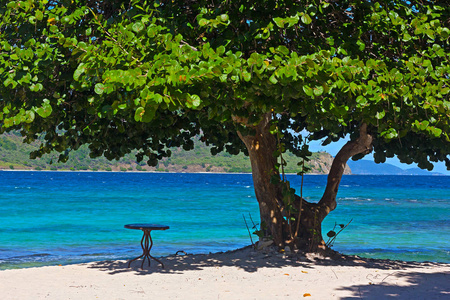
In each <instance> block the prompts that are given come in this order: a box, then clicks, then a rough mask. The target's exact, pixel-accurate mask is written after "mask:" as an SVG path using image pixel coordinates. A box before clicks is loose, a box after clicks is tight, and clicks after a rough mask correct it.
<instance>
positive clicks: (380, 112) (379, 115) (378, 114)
mask: <svg viewBox="0 0 450 300" xmlns="http://www.w3.org/2000/svg"><path fill="white" fill-rule="evenodd" d="M385 115H386V112H385V111H384V110H382V111H379V112H377V113H376V115H375V118H377V119H378V120H381V119H383V118H384V116H385Z"/></svg>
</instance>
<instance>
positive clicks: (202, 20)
mask: <svg viewBox="0 0 450 300" xmlns="http://www.w3.org/2000/svg"><path fill="white" fill-rule="evenodd" d="M208 24H209V21H208V20H206V19H200V21H198V25H200V26H206V25H208Z"/></svg>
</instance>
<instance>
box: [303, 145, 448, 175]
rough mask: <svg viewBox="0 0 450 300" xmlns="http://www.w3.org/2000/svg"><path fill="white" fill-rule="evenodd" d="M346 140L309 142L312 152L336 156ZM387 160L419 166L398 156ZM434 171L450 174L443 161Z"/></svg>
mask: <svg viewBox="0 0 450 300" xmlns="http://www.w3.org/2000/svg"><path fill="white" fill-rule="evenodd" d="M346 142H347V140H344V139H342V140H340V141H338V142H335V143H331V144H329V145H327V146H322V145H321V142H320V141H313V142H310V143H309V150H310V151H312V152H316V151H326V152H328V153H330V154H331V155H332V156H335V155H336V154H337V153H338V151H339V150H340V149H341V147H342V146H343V145H344V144H345V143H346ZM363 159H365V160H372V161H373V156H372V155H371V154H369V155H367V156H366V157H364V158H363ZM386 162H387V163H389V164H391V165H394V166H397V167H399V168H401V169H410V168H414V167H417V165H415V164H411V165H408V164H403V163H401V162H400V161H399V160H398V159H397V158H396V157H394V158H388V159H386ZM433 172H438V173H442V174H445V175H449V176H450V171H447V169H446V167H445V164H444V163H443V162H442V163H437V164H434V169H433Z"/></svg>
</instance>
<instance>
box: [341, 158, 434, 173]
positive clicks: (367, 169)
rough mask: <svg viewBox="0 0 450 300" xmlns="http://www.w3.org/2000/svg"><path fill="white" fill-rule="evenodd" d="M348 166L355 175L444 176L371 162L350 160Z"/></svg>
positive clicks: (416, 169)
mask: <svg viewBox="0 0 450 300" xmlns="http://www.w3.org/2000/svg"><path fill="white" fill-rule="evenodd" d="M347 164H348V166H349V167H350V169H351V170H352V174H354V175H442V174H440V173H436V172H429V171H427V170H422V169H420V168H410V169H406V170H403V169H401V168H399V167H396V166H394V165H391V164H388V163H383V164H377V163H375V162H374V161H370V160H358V161H352V160H350V161H348V162H347Z"/></svg>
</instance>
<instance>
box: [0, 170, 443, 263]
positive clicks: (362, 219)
mask: <svg viewBox="0 0 450 300" xmlns="http://www.w3.org/2000/svg"><path fill="white" fill-rule="evenodd" d="M289 179H290V180H291V184H292V186H293V187H294V188H296V189H297V191H298V193H300V182H301V177H299V176H295V175H292V176H289ZM325 183H326V176H325V175H324V176H322V175H307V176H305V179H304V186H303V191H302V194H303V196H304V197H305V198H306V199H308V200H309V201H318V200H319V199H320V197H321V195H322V192H323V190H324V187H325ZM0 187H1V188H0V269H11V268H26V267H34V266H44V265H58V264H71V263H81V262H89V261H98V260H114V259H130V258H133V257H136V256H138V255H140V254H141V253H142V250H141V248H140V240H141V237H142V232H141V231H140V230H130V229H125V228H124V225H125V224H132V223H156V224H163V225H168V226H170V229H169V230H166V231H153V232H152V237H153V241H154V246H153V249H152V254H153V255H154V256H164V255H170V254H175V253H176V252H177V251H181V250H182V251H185V252H187V253H193V254H195V253H209V252H219V251H227V250H234V249H237V248H240V247H244V246H247V245H250V244H251V240H250V236H249V232H248V230H247V225H248V227H249V228H250V231H251V232H253V229H252V227H253V226H254V224H255V225H258V223H259V213H258V205H257V202H256V199H255V195H254V190H253V182H252V178H251V175H250V174H198V173H197V174H188V173H181V174H173V173H130V172H123V173H113V172H61V171H58V172H42V171H41V172H37V171H36V172H34V171H1V172H0ZM337 202H338V207H337V209H336V210H335V211H333V212H332V213H331V214H330V215H329V216H328V217H327V218H326V219H325V221H324V223H323V234H324V236H326V233H327V232H328V231H329V230H332V229H333V227H334V226H335V224H347V223H349V222H350V221H351V223H350V224H349V225H348V226H347V227H346V228H345V229H344V230H343V231H342V232H341V233H340V234H339V235H338V237H337V239H336V240H335V242H334V245H333V249H335V250H337V251H340V252H342V253H345V254H356V255H360V256H363V257H371V258H389V259H396V260H406V261H435V262H446V263H450V255H449V254H450V176H387V175H382V176H372V175H350V176H344V177H343V179H342V181H341V186H340V189H339V193H338V199H337ZM244 217H245V220H244ZM246 223H247V225H246ZM253 223H254V224H253ZM252 239H253V241H256V240H257V238H256V236H255V235H252Z"/></svg>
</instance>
